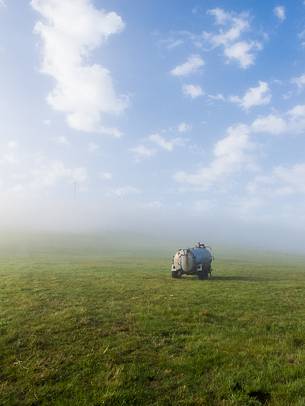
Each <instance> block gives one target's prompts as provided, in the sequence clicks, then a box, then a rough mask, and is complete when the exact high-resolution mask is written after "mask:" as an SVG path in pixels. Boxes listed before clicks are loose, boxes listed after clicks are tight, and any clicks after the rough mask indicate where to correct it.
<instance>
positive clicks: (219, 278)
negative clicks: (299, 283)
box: [180, 275, 272, 283]
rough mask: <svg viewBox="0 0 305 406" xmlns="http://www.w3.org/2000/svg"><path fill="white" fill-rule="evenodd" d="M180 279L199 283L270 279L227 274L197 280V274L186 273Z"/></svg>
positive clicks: (268, 279) (264, 280)
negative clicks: (186, 274)
mask: <svg viewBox="0 0 305 406" xmlns="http://www.w3.org/2000/svg"><path fill="white" fill-rule="evenodd" d="M180 280H183V281H195V280H198V281H199V282H201V283H204V282H207V283H209V282H210V283H211V282H225V281H227V282H267V281H271V280H272V279H270V278H266V277H263V276H261V277H259V276H250V275H244V276H243V275H228V276H212V277H211V278H209V279H204V280H199V279H198V276H196V275H188V276H185V275H184V276H183V277H182V278H181V279H180Z"/></svg>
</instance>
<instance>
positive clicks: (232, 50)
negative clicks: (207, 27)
mask: <svg viewBox="0 0 305 406" xmlns="http://www.w3.org/2000/svg"><path fill="white" fill-rule="evenodd" d="M208 14H210V15H212V16H213V17H214V18H215V24H216V25H218V26H221V28H220V30H219V31H218V32H217V33H211V32H204V33H203V38H204V39H205V40H206V41H208V42H209V43H210V44H211V45H212V47H214V48H216V47H220V46H222V47H223V49H224V55H225V57H226V58H227V60H228V62H230V61H234V60H235V61H237V62H238V63H239V65H240V66H241V68H243V69H246V68H248V67H249V66H251V65H253V64H254V61H255V51H258V50H261V49H262V45H261V43H259V42H258V41H245V40H240V38H241V36H242V35H243V34H244V33H245V32H247V31H249V30H250V22H249V15H248V14H246V13H241V14H236V13H232V12H226V11H224V10H223V9H220V8H215V9H212V10H209V11H208ZM223 27H226V29H225V30H224V28H223Z"/></svg>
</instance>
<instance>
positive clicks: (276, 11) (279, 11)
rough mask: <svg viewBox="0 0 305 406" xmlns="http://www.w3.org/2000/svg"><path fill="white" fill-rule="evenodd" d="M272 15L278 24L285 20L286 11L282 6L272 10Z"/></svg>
mask: <svg viewBox="0 0 305 406" xmlns="http://www.w3.org/2000/svg"><path fill="white" fill-rule="evenodd" d="M273 13H274V15H275V16H276V17H277V18H278V20H279V21H280V22H283V21H285V20H286V9H285V7H284V6H276V7H274V9H273Z"/></svg>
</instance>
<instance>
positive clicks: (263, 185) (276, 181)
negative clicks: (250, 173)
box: [248, 163, 305, 198]
mask: <svg viewBox="0 0 305 406" xmlns="http://www.w3.org/2000/svg"><path fill="white" fill-rule="evenodd" d="M304 179H305V163H298V164H294V165H292V166H276V167H275V168H273V169H272V172H271V174H270V175H264V176H257V177H255V178H254V180H253V181H251V182H250V183H249V184H248V191H249V192H250V193H252V194H255V195H262V196H264V197H265V198H266V197H269V198H274V197H281V196H282V197H283V196H290V195H294V194H305V182H304Z"/></svg>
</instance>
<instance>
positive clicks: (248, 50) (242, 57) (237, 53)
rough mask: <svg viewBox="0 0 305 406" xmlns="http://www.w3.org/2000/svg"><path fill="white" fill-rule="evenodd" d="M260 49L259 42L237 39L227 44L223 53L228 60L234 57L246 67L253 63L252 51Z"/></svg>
mask: <svg viewBox="0 0 305 406" xmlns="http://www.w3.org/2000/svg"><path fill="white" fill-rule="evenodd" d="M260 49H261V44H260V43H259V42H256V41H254V42H253V41H252V42H246V41H239V42H236V43H235V44H233V45H230V46H227V47H226V48H225V51H224V53H225V55H226V57H227V58H228V60H231V59H233V60H234V59H235V60H237V61H238V62H239V64H240V66H241V67H242V68H243V69H247V68H248V67H249V66H251V65H253V64H254V61H255V55H254V53H253V51H255V50H260Z"/></svg>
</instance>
